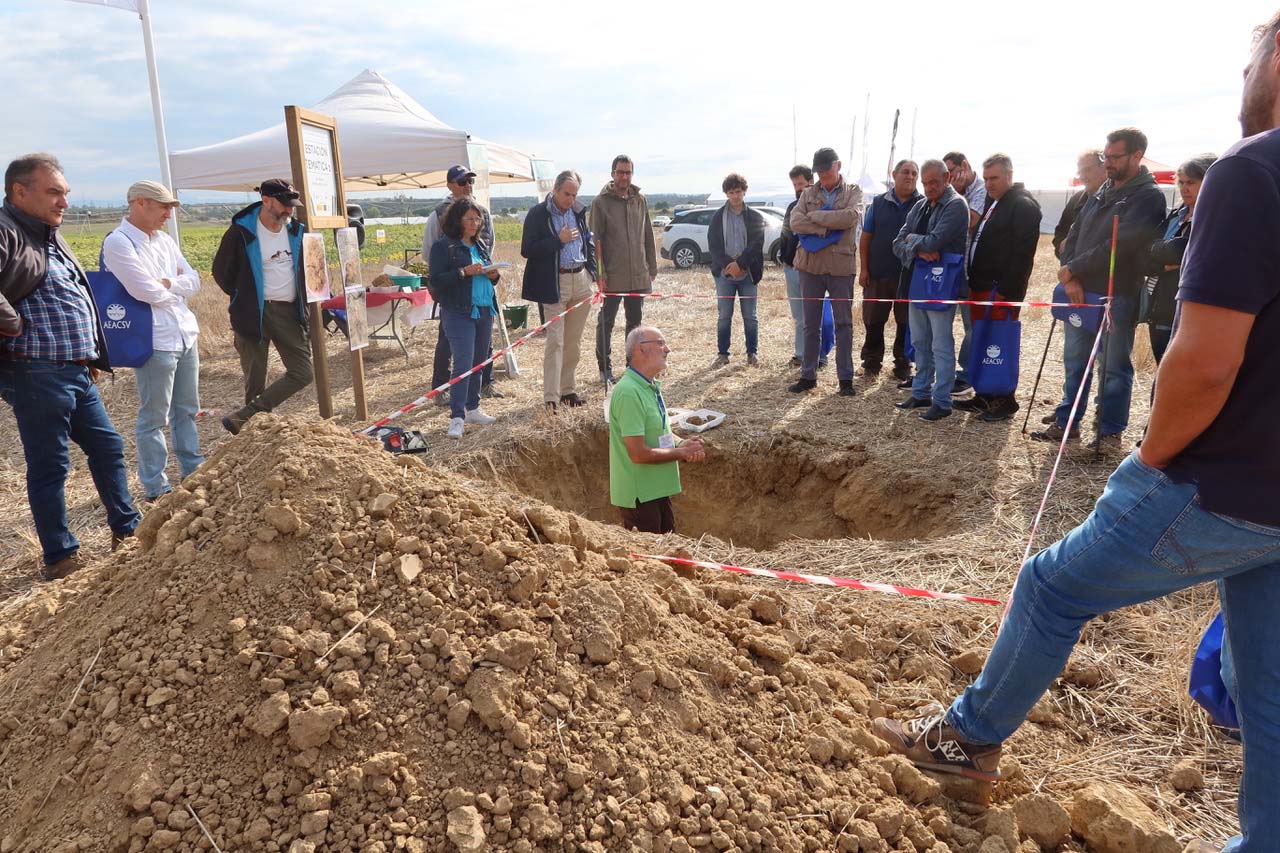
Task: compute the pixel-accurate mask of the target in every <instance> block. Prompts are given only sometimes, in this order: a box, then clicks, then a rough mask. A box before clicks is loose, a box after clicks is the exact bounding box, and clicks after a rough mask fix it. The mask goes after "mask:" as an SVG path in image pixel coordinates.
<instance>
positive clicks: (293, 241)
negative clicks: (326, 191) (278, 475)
mask: <svg viewBox="0 0 1280 853" xmlns="http://www.w3.org/2000/svg"><path fill="white" fill-rule="evenodd" d="M258 192H259V193H261V194H262V201H258V202H254V203H253V204H251V205H249V206H248V207H246V208H245V209H244V210H242V211H240V212H239V213H237V214H236V215H235V216H233V217H232V218H231V227H230V228H228V229H227V232H226V233H225V234H223V235H222V244H221V245H220V246H218V253H217V254H216V255H214V258H213V279H214V281H216V282H217V283H218V287H220V288H222V291H223V292H224V293H226V294H227V295H228V296H230V297H231V304H230V306H229V311H230V314H231V329H232V331H234V332H235V338H236V341H235V343H236V352H238V353H239V354H240V369H241V371H243V372H244V406H243V408H241V409H239V410H238V411H236V412H234V413H233V414H230V415H228V416H226V417H225V418H223V419H222V425H223V426H224V427H226V429H227V431H228V432H230V433H231V434H232V435H235V434H236V433H238V432H240V428H241V427H242V426H244V423H245V421H247V420H249V418H251V417H253V416H254V415H255V414H257V413H258V412H269V411H271V410H272V409H274V408H276V407H277V406H279V405H280V404H281V403H283V402H284V401H285V400H287V399H289V398H290V397H292V396H293V395H294V394H296V393H298V392H299V391H301V390H302V389H303V388H306V387H307V386H308V385H310V384H311V380H312V378H313V373H312V369H311V346H310V344H309V343H308V341H307V297H306V293H305V291H304V288H305V287H306V284H305V282H304V280H303V275H302V232H303V231H305V230H306V227H305V226H304V225H303V224H302V223H300V222H298V221H297V220H295V219H294V218H293V209H294V208H295V207H297V206H298V205H300V204H301V203H302V202H301V201H300V200H299V199H300V196H299V193H298V191H297V190H295V189H294V188H293V185H292V184H290V183H289V182H288V181H287V180H285V179H284V178H270V179H268V180H265V181H263V182H262V186H260V187H258ZM268 343H272V344H275V347H276V352H277V353H279V355H280V360H281V361H282V362H284V369H285V374H284V376H282V377H280V378H279V379H277V380H276V381H275V382H272V383H271V385H270V386H268V385H267V355H268V349H267V344H268Z"/></svg>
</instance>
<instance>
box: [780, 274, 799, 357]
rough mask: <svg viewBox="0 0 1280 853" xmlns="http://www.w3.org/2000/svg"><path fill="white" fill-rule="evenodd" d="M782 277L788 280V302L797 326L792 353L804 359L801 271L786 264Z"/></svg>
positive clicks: (792, 318)
mask: <svg viewBox="0 0 1280 853" xmlns="http://www.w3.org/2000/svg"><path fill="white" fill-rule="evenodd" d="M782 277H783V278H785V279H786V280H787V303H788V304H789V305H790V306H791V320H792V321H793V322H794V323H795V326H796V342H795V349H794V350H793V351H792V355H794V356H795V357H796V358H797V359H799V360H801V361H803V360H804V302H802V301H800V271H799V270H798V269H796V268H795V267H787V266H784V267H783V268H782Z"/></svg>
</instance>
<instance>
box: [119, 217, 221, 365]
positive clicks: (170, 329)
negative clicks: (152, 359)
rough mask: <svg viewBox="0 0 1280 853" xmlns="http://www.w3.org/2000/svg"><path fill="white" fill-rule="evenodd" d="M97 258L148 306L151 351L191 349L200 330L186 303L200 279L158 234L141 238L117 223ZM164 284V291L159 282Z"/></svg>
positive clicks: (142, 234) (175, 248)
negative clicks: (150, 318) (167, 284)
mask: <svg viewBox="0 0 1280 853" xmlns="http://www.w3.org/2000/svg"><path fill="white" fill-rule="evenodd" d="M102 257H103V260H104V261H105V262H106V268H107V269H108V270H109V271H110V272H111V273H112V274H113V275H115V277H116V278H118V279H120V283H121V284H123V285H124V289H125V290H127V291H129V295H130V296H132V297H133V298H134V299H137V300H140V301H142V302H145V303H147V304H148V305H150V306H151V317H152V321H151V340H152V344H151V345H152V347H153V348H154V349H156V350H157V351H160V352H182V351H184V350H186V349H187V348H188V347H191V346H193V345H194V344H195V342H196V338H197V337H199V335H200V326H199V324H198V323H197V322H196V315H195V314H193V313H191V309H190V308H189V307H187V299H188V298H189V297H191V296H194V295H195V294H196V292H197V291H198V290H199V289H200V274H199V273H198V272H196V271H195V270H194V269H192V268H191V264H189V263H187V259H186V258H184V257H182V252H181V250H179V249H178V244H177V243H175V242H174V241H173V238H172V237H170V236H169V235H168V234H166V233H165V232H164V231H157V232H156V233H155V234H147V233H146V232H144V231H143V230H142V229H140V228H138V227H136V226H135V225H134V224H133V223H131V222H130V221H129V220H128V219H122V220H120V225H119V227H117V228H116V230H114V231H112V232H111V233H110V234H108V235H107V239H106V240H105V241H103V244H102ZM165 278H167V279H169V282H170V284H171V286H170V287H165V286H164V283H163V282H162V281H161V279H165Z"/></svg>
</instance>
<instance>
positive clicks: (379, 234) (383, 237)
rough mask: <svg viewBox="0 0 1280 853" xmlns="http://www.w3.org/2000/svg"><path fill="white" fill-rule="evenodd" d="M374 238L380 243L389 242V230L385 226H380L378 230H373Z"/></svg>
mask: <svg viewBox="0 0 1280 853" xmlns="http://www.w3.org/2000/svg"><path fill="white" fill-rule="evenodd" d="M373 238H374V239H375V240H377V241H378V242H379V243H385V242H387V230H386V229H385V228H379V229H378V230H377V231H374V232H373Z"/></svg>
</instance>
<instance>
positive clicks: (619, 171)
mask: <svg viewBox="0 0 1280 853" xmlns="http://www.w3.org/2000/svg"><path fill="white" fill-rule="evenodd" d="M613 173H614V174H615V175H634V174H635V170H634V169H614V170H613Z"/></svg>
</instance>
